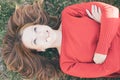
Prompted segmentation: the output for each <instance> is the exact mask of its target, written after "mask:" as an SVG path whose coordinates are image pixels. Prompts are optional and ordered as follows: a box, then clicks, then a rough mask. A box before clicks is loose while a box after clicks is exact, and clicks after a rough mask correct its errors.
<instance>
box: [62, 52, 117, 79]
mask: <svg viewBox="0 0 120 80" xmlns="http://www.w3.org/2000/svg"><path fill="white" fill-rule="evenodd" d="M111 54H112V53H111ZM111 54H110V55H108V57H107V58H108V59H107V60H106V61H105V62H104V63H103V64H94V63H81V62H78V61H77V60H75V59H73V58H70V57H68V56H67V55H65V54H61V58H60V67H61V69H62V71H63V72H64V73H66V74H69V75H72V76H75V77H80V78H97V77H105V76H108V75H110V74H112V73H114V72H117V71H118V70H119V65H118V64H119V58H117V57H118V55H116V54H114V55H111ZM109 56H112V58H114V59H111V57H109Z"/></svg>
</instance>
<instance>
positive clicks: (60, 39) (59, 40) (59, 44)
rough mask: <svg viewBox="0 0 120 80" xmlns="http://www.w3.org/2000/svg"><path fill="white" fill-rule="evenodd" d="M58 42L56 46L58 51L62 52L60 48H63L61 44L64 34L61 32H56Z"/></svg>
mask: <svg viewBox="0 0 120 80" xmlns="http://www.w3.org/2000/svg"><path fill="white" fill-rule="evenodd" d="M56 37H57V38H56V41H55V44H54V46H55V47H56V48H57V49H58V51H59V52H60V48H61V42H62V32H61V30H56Z"/></svg>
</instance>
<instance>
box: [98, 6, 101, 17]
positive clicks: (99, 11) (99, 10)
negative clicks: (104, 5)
mask: <svg viewBox="0 0 120 80" xmlns="http://www.w3.org/2000/svg"><path fill="white" fill-rule="evenodd" d="M98 13H99V14H100V15H101V13H102V12H101V9H100V7H98Z"/></svg>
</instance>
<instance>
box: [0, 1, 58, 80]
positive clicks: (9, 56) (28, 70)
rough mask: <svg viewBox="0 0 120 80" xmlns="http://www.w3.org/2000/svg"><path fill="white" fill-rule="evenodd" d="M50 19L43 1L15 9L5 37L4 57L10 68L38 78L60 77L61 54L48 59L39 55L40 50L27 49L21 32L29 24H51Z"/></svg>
mask: <svg viewBox="0 0 120 80" xmlns="http://www.w3.org/2000/svg"><path fill="white" fill-rule="evenodd" d="M42 1H43V0H42ZM50 20H51V18H50V17H49V16H48V15H47V13H46V12H45V11H44V10H43V8H42V2H38V1H36V2H34V4H32V5H30V4H28V5H24V6H21V7H19V8H17V9H16V10H15V12H14V13H13V15H12V16H11V17H10V18H9V21H8V25H7V32H6V35H5V37H4V39H3V44H4V46H3V50H2V57H3V59H4V62H5V64H6V66H7V68H8V69H9V70H12V71H16V72H18V73H20V74H21V75H23V76H26V77H27V78H33V77H36V79H37V80H50V79H51V78H56V77H59V73H58V70H59V58H58V57H59V56H57V57H56V56H55V57H54V58H53V59H48V58H46V57H44V56H41V55H39V53H40V52H37V51H35V50H30V49H27V48H26V47H25V46H24V45H23V43H22V41H21V35H20V33H19V32H20V30H21V29H23V28H25V27H27V26H29V25H35V24H41V25H49V21H50ZM54 20H55V18H54ZM56 21H57V20H56ZM54 28H55V27H54Z"/></svg>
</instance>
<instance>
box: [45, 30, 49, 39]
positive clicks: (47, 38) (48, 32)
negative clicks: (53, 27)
mask: <svg viewBox="0 0 120 80" xmlns="http://www.w3.org/2000/svg"><path fill="white" fill-rule="evenodd" d="M46 32H47V38H46V39H47V41H49V37H50V32H49V31H48V30H47V31H46Z"/></svg>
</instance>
